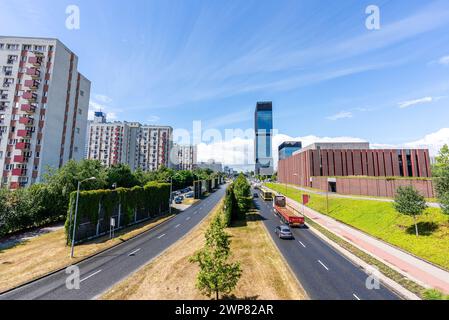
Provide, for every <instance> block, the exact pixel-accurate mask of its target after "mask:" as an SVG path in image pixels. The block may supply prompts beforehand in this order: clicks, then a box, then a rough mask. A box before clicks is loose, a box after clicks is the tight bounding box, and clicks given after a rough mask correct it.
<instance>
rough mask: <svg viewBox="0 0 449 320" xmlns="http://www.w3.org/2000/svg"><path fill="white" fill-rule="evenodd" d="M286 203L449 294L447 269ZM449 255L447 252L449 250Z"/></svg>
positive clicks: (299, 206) (418, 279) (423, 283)
mask: <svg viewBox="0 0 449 320" xmlns="http://www.w3.org/2000/svg"><path fill="white" fill-rule="evenodd" d="M287 202H288V204H289V205H290V206H292V207H293V208H295V209H296V210H298V211H299V212H303V213H304V214H305V215H306V216H307V217H308V218H310V219H312V220H314V221H315V222H316V223H318V224H320V225H322V226H324V227H326V228H327V229H329V230H331V231H332V232H333V233H335V234H337V235H339V236H341V237H343V238H344V239H346V240H347V241H348V242H350V243H352V244H354V245H356V246H358V247H360V248H361V249H363V250H365V251H367V252H369V253H371V254H372V255H373V256H374V257H376V258H377V259H379V260H380V261H382V262H385V263H386V264H387V265H391V266H393V267H394V268H396V269H398V270H400V271H402V273H405V274H406V275H408V276H409V278H410V279H411V280H414V281H416V282H418V283H420V284H422V285H423V286H425V287H429V288H434V289H437V290H440V291H442V292H445V293H446V294H449V272H448V271H445V270H443V269H441V268H439V267H437V266H435V265H433V264H430V263H428V262H426V261H424V260H421V259H419V258H417V257H415V256H413V255H411V254H409V253H407V252H405V251H403V250H401V249H398V248H396V247H394V246H392V245H389V244H388V243H385V242H383V241H381V240H378V239H376V238H373V237H371V236H369V235H367V234H366V233H363V232H361V231H359V230H357V229H354V228H352V227H350V226H347V225H345V224H344V223H341V222H338V221H336V220H334V219H332V218H330V217H328V216H326V215H324V214H321V213H319V212H317V211H315V210H312V209H310V208H308V207H304V206H303V205H301V204H299V203H298V202H296V201H294V200H292V199H290V198H288V200H287ZM448 254H449V253H448Z"/></svg>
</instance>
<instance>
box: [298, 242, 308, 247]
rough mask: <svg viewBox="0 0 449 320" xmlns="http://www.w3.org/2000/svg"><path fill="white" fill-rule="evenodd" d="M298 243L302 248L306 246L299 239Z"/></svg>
mask: <svg viewBox="0 0 449 320" xmlns="http://www.w3.org/2000/svg"><path fill="white" fill-rule="evenodd" d="M298 242H299V244H300V245H302V246H303V247H304V248H305V247H306V245H305V244H304V243H302V242H301V241H298Z"/></svg>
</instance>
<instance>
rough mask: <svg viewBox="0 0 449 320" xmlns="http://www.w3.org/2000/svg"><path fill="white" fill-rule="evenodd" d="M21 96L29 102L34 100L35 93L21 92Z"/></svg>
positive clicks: (35, 98)
mask: <svg viewBox="0 0 449 320" xmlns="http://www.w3.org/2000/svg"><path fill="white" fill-rule="evenodd" d="M22 98H23V99H25V100H28V101H30V102H36V101H37V94H35V93H34V92H30V91H27V92H24V93H23V95H22Z"/></svg>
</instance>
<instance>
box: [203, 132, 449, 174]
mask: <svg viewBox="0 0 449 320" xmlns="http://www.w3.org/2000/svg"><path fill="white" fill-rule="evenodd" d="M284 141H301V142H302V145H303V147H306V146H308V145H310V144H312V143H315V142H366V140H365V139H361V138H357V137H345V136H340V137H319V136H315V135H309V136H303V137H291V136H288V135H285V134H276V135H275V136H274V137H273V159H274V163H275V166H276V167H277V162H278V147H279V145H280V144H281V143H282V142H284ZM444 144H449V128H442V129H440V130H438V131H436V132H434V133H431V134H428V135H426V136H424V137H423V138H422V139H418V140H416V141H411V142H405V143H401V144H382V143H375V142H374V143H371V144H370V145H371V148H378V149H391V148H425V149H429V151H430V155H431V156H435V155H437V154H438V151H439V150H440V149H441V147H442V146H443V145H444ZM209 159H214V160H215V161H218V162H222V163H223V164H225V165H230V166H231V167H234V168H239V169H241V170H253V169H254V141H253V139H244V138H234V139H231V140H228V141H222V142H216V143H211V144H205V143H202V144H200V145H198V161H208V160H209Z"/></svg>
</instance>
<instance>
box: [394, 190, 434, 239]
mask: <svg viewBox="0 0 449 320" xmlns="http://www.w3.org/2000/svg"><path fill="white" fill-rule="evenodd" d="M394 207H395V209H396V211H397V212H399V213H401V214H404V215H409V216H413V220H414V222H415V231H416V236H418V235H419V233H418V224H417V222H416V217H417V216H419V215H421V214H423V213H424V211H425V210H426V209H427V204H426V199H425V198H424V197H423V196H422V195H421V194H419V192H418V191H417V190H416V189H415V188H414V187H412V186H405V187H404V186H402V187H399V188H398V189H397V190H396V197H395V199H394Z"/></svg>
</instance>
